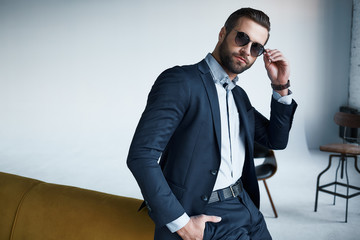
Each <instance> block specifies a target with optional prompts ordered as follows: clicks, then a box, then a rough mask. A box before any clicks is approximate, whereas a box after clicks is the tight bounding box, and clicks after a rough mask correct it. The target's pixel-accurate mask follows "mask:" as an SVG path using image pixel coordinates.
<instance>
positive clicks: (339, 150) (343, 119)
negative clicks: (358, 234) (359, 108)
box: [314, 112, 360, 222]
mask: <svg viewBox="0 0 360 240" xmlns="http://www.w3.org/2000/svg"><path fill="white" fill-rule="evenodd" d="M334 121H335V123H336V124H337V125H339V126H341V127H343V128H342V129H343V131H344V133H343V134H341V136H342V138H343V143H334V144H327V145H322V146H320V150H321V151H323V152H329V153H335V154H330V156H329V164H328V166H327V167H326V168H325V170H323V171H322V172H321V173H320V174H319V175H318V177H317V183H316V196H315V210H314V211H315V212H316V211H317V206H318V195H319V192H324V193H327V194H331V195H334V203H333V204H334V205H335V198H336V196H338V197H342V198H345V199H346V210H345V222H347V217H348V201H349V199H350V198H352V197H355V196H358V195H360V187H358V186H354V185H350V183H349V176H348V171H347V162H348V159H349V158H353V159H354V165H355V170H356V171H357V172H358V173H360V170H359V167H358V165H357V156H358V155H360V146H359V143H360V138H359V136H356V137H351V136H350V137H349V136H348V134H347V132H349V131H347V130H349V128H352V129H357V128H360V115H357V114H352V113H344V112H338V113H336V114H335V117H334ZM334 157H335V158H339V163H338V166H337V169H336V173H335V181H334V182H331V183H327V184H323V185H320V178H321V176H322V175H323V174H324V173H325V172H327V171H328V170H329V169H330V167H331V162H332V158H334ZM339 169H340V178H341V179H343V178H344V172H345V178H346V182H345V183H344V181H342V182H339V181H338V172H339ZM330 186H334V190H333V191H331V190H329V187H330ZM337 186H341V187H345V188H346V194H341V193H339V192H338V191H337ZM350 189H352V190H353V193H352V194H350V191H349V190H350Z"/></svg>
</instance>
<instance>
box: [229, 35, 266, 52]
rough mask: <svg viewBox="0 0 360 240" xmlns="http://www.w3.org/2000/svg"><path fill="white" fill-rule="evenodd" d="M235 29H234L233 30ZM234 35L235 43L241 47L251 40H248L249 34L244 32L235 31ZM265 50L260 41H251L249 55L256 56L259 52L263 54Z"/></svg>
mask: <svg viewBox="0 0 360 240" xmlns="http://www.w3.org/2000/svg"><path fill="white" fill-rule="evenodd" d="M235 31H236V30H235ZM236 32H237V33H236V37H235V43H236V44H237V45H238V46H239V47H243V46H245V45H248V44H249V42H250V41H251V40H250V37H249V35H247V34H246V33H244V32H238V31H236ZM264 51H265V48H264V46H263V45H261V44H260V43H256V42H253V43H252V44H251V48H250V53H251V56H253V57H258V56H260V55H261V54H263V53H264Z"/></svg>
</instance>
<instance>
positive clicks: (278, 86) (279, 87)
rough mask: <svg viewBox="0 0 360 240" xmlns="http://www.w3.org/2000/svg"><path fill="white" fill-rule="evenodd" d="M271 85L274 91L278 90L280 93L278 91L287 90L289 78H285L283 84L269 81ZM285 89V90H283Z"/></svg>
mask: <svg viewBox="0 0 360 240" xmlns="http://www.w3.org/2000/svg"><path fill="white" fill-rule="evenodd" d="M271 87H272V89H274V90H275V91H279V94H281V93H280V92H283V91H284V92H287V89H288V88H289V87H290V80H287V82H286V83H285V84H275V83H271ZM285 90H286V91H285Z"/></svg>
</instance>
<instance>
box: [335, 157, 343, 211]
mask: <svg viewBox="0 0 360 240" xmlns="http://www.w3.org/2000/svg"><path fill="white" fill-rule="evenodd" d="M340 165H341V157H340V159H339V164H338V166H337V168H336V173H335V184H334V193H336V187H337V178H338V172H339V168H340ZM341 168H343V165H341ZM341 171H342V172H343V170H341ZM341 178H343V177H342V176H341ZM335 199H336V195H334V202H333V205H335Z"/></svg>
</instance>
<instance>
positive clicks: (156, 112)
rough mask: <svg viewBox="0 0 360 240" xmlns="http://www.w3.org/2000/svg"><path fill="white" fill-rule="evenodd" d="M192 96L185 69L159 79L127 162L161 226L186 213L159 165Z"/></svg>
mask: <svg viewBox="0 0 360 240" xmlns="http://www.w3.org/2000/svg"><path fill="white" fill-rule="evenodd" d="M189 99H190V88H189V87H188V85H187V81H186V80H185V74H184V71H183V70H182V69H181V68H180V67H175V68H172V69H169V70H166V71H165V72H163V73H162V74H161V75H160V76H159V77H158V79H157V80H156V81H155V83H154V85H153V87H152V89H151V91H150V93H149V96H148V101H147V105H146V108H145V110H144V112H143V114H142V116H141V119H140V121H139V123H138V126H137V128H136V131H135V134H134V137H133V140H132V143H131V146H130V150H129V154H128V158H127V165H128V167H129V169H130V170H131V172H132V173H133V175H134V177H135V179H136V180H137V183H138V184H139V187H140V189H141V192H142V195H143V197H144V200H145V201H146V203H147V205H148V208H149V215H150V217H151V218H152V219H153V221H154V222H155V224H156V225H157V227H161V226H163V225H165V224H167V223H169V222H171V221H173V220H175V219H177V218H178V217H180V216H181V215H182V214H184V212H185V211H184V209H183V207H182V206H181V204H180V203H179V201H178V200H177V199H176V197H175V195H174V194H173V193H172V191H171V189H170V187H169V185H168V183H167V181H166V179H165V177H164V175H163V173H162V170H161V168H160V166H159V164H158V160H159V158H160V156H161V154H162V152H163V151H164V149H165V147H166V145H167V143H168V141H169V139H170V138H171V136H172V134H173V133H174V131H175V129H176V128H177V126H178V125H179V123H180V122H181V120H182V118H183V116H184V114H185V112H186V110H187V107H188V105H189Z"/></svg>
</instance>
